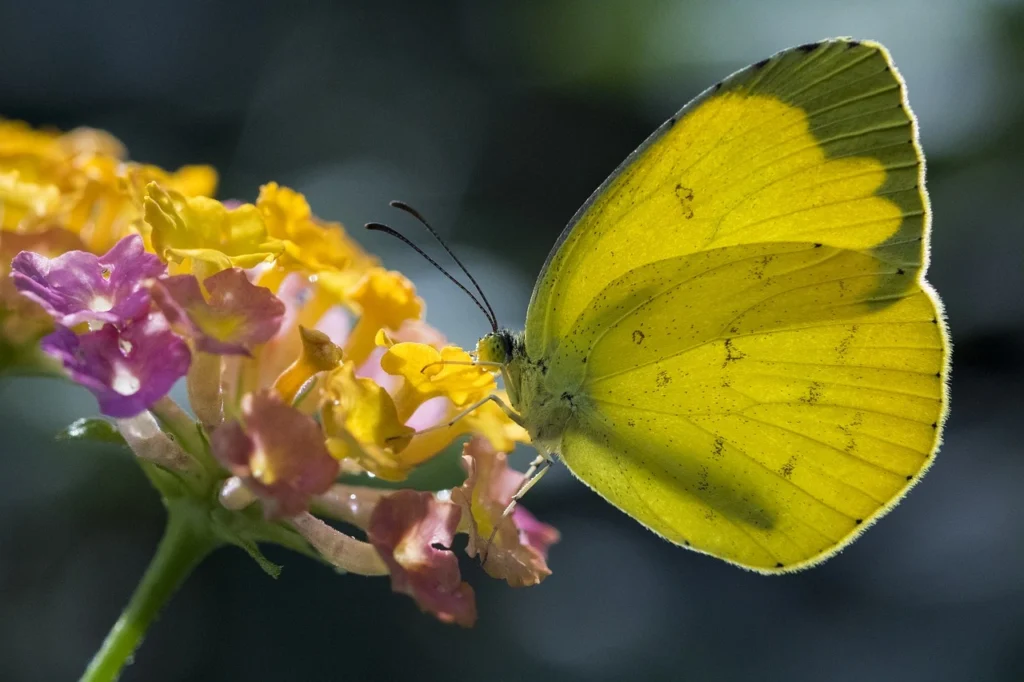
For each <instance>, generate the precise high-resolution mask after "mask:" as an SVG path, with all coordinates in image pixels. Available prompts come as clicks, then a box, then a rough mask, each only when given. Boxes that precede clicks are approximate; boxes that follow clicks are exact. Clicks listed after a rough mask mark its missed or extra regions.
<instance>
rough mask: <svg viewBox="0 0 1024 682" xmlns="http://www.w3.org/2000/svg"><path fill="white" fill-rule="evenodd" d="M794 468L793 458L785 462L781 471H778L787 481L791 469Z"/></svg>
mask: <svg viewBox="0 0 1024 682" xmlns="http://www.w3.org/2000/svg"><path fill="white" fill-rule="evenodd" d="M794 468H796V457H795V456H793V457H790V458H789V459H788V460H786V463H785V464H783V465H782V468H781V469H779V474H780V475H781V476H782V477H783V478H785V479H788V478H789V477H790V476H792V475H793V469H794Z"/></svg>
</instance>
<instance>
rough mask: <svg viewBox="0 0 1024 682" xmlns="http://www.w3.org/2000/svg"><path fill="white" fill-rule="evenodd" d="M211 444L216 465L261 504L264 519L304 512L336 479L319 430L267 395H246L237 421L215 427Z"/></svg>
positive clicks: (333, 463) (311, 421)
mask: <svg viewBox="0 0 1024 682" xmlns="http://www.w3.org/2000/svg"><path fill="white" fill-rule="evenodd" d="M212 445H213V454H214V456H215V457H216V458H217V460H218V461H219V462H220V463H221V464H222V465H224V467H225V468H227V470H228V471H230V472H231V473H232V474H234V475H235V476H239V477H241V478H242V479H243V480H244V481H245V483H246V485H247V486H249V488H250V489H252V491H253V492H254V493H256V495H258V496H259V497H260V498H261V499H262V500H263V503H264V514H265V515H266V516H267V518H281V517H288V516H295V515H296V514H299V513H302V512H304V511H306V509H307V508H308V507H309V500H310V498H311V497H312V496H313V495H319V494H321V493H324V492H326V491H327V490H328V489H329V488H330V487H331V485H332V484H333V483H334V479H335V478H336V477H337V475H338V468H339V467H338V462H337V460H335V459H334V458H333V457H331V455H330V454H329V453H328V452H327V448H326V447H324V441H323V433H322V432H321V431H320V425H319V424H317V423H316V421H315V420H314V419H313V418H312V417H309V416H308V415H305V414H303V413H301V412H299V411H298V410H296V409H295V408H293V407H291V406H290V405H286V404H285V403H283V402H281V400H280V399H279V398H278V397H277V396H275V395H274V394H273V393H271V392H270V391H262V392H260V393H250V394H248V395H247V396H245V398H243V399H242V421H241V422H238V421H233V422H228V423H226V424H223V425H222V426H220V427H218V428H217V429H216V430H215V431H214V432H213V438H212Z"/></svg>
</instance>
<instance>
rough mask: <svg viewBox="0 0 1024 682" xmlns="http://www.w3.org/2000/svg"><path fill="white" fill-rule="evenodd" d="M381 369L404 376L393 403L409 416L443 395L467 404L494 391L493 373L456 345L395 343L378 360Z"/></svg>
mask: <svg viewBox="0 0 1024 682" xmlns="http://www.w3.org/2000/svg"><path fill="white" fill-rule="evenodd" d="M380 366H381V369H383V370H384V371H385V372H387V373H388V374H391V375H393V376H399V377H402V378H403V379H405V383H404V384H403V385H402V388H401V389H400V390H399V392H398V396H397V398H396V400H395V402H396V403H397V404H398V406H399V413H400V414H401V415H402V416H403V417H404V418H405V419H408V418H409V417H411V416H412V413H413V412H415V411H416V408H418V407H419V406H420V405H422V404H423V403H425V402H426V401H428V400H430V399H431V398H436V397H438V396H445V397H446V398H448V399H449V400H451V401H452V403H453V404H454V405H455V407H466V406H468V405H470V404H472V403H475V402H477V401H478V400H482V399H484V398H486V397H487V396H488V395H490V394H491V393H493V392H494V390H495V388H496V385H495V381H494V374H492V373H491V371H490V370H488V369H485V368H483V367H480V366H479V365H474V364H473V358H472V357H470V355H469V353H467V352H466V351H464V350H462V349H461V348H459V347H458V346H445V347H444V348H442V349H441V350H438V349H436V348H434V347H433V346H429V345H427V344H425V343H396V344H394V345H393V346H391V347H390V348H388V350H387V352H385V353H384V356H383V357H382V358H381V360H380Z"/></svg>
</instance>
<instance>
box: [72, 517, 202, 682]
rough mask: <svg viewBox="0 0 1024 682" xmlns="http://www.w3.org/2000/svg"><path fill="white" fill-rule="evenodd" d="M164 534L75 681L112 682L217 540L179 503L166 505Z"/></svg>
mask: <svg viewBox="0 0 1024 682" xmlns="http://www.w3.org/2000/svg"><path fill="white" fill-rule="evenodd" d="M168 512H169V515H168V519H167V529H166V530H165V531H164V537H163V539H162V540H160V545H159V546H158V547H157V550H156V555H155V556H154V557H153V560H152V562H150V564H149V568H147V569H146V574H145V575H144V576H143V577H142V582H140V583H139V585H138V587H136V588H135V593H134V594H133V595H132V598H131V601H130V602H129V603H128V607H127V608H126V609H125V610H124V612H123V613H122V614H121V617H120V618H119V619H118V621H117V623H115V624H114V627H113V629H111V631H110V633H109V634H108V635H107V638H106V639H105V640H104V641H103V645H102V646H101V647H100V650H99V651H97V652H96V655H95V656H94V657H93V659H92V662H90V663H89V668H88V669H87V670H86V671H85V674H84V675H82V678H81V682H108V681H110V680H116V679H117V678H118V676H120V674H121V669H122V668H124V666H125V665H127V664H128V663H129V662H131V658H132V656H133V654H134V653H135V650H136V649H137V648H138V646H139V644H140V643H141V642H142V637H143V635H145V634H146V630H147V629H148V628H149V626H150V625H151V624H152V623H153V621H154V620H155V619H156V617H157V615H158V614H159V613H160V609H162V608H163V606H164V604H166V603H167V600H168V599H170V597H171V595H172V594H174V592H175V591H176V590H177V589H178V587H179V586H180V585H181V583H182V582H184V580H185V578H187V577H188V575H189V573H191V572H192V569H194V568H195V567H196V566H198V565H199V562H201V561H202V560H203V559H204V558H205V557H206V555H207V554H209V553H210V552H211V551H213V550H214V549H216V547H217V546H218V545H219V544H220V541H219V540H218V539H217V538H216V537H214V536H213V534H212V533H211V532H210V529H209V521H208V520H207V519H206V518H205V514H204V512H203V510H201V509H199V508H197V507H195V506H193V505H192V504H189V503H188V502H185V501H180V502H177V503H171V504H169V505H168Z"/></svg>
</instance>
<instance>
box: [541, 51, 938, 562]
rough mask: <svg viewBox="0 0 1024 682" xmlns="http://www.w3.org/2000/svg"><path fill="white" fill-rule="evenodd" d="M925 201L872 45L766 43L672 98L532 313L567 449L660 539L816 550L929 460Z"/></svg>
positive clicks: (834, 546)
mask: <svg viewBox="0 0 1024 682" xmlns="http://www.w3.org/2000/svg"><path fill="white" fill-rule="evenodd" d="M928 216H929V212H928V206H927V198H926V196H925V194H924V190H923V160H922V158H921V155H920V150H919V147H918V145H917V138H916V129H915V123H914V119H913V116H912V114H911V113H910V110H909V108H908V107H907V105H906V101H905V98H904V95H903V85H902V82H901V81H900V79H899V77H898V75H897V74H896V72H895V70H894V69H893V67H892V64H891V62H890V60H889V57H888V54H887V53H886V52H885V51H884V49H883V48H882V47H881V46H878V45H875V44H870V43H858V42H853V41H842V40H837V41H828V42H825V43H819V44H815V45H810V46H804V47H800V48H795V49H793V50H788V51H785V52H782V53H779V54H778V55H776V56H775V57H773V58H771V59H769V60H766V61H765V62H762V63H760V64H758V65H754V66H752V67H749V68H748V69H745V70H743V71H741V72H739V73H737V74H735V75H734V76H732V77H730V78H729V79H727V80H726V81H725V82H724V83H723V84H722V85H720V86H718V87H716V88H713V89H712V90H710V91H708V92H707V93H705V94H704V95H703V96H702V97H701V98H699V99H698V100H696V101H695V102H694V103H692V104H690V105H688V107H687V108H686V109H684V111H683V112H682V113H681V114H680V116H678V117H676V118H674V119H673V120H671V121H670V122H669V123H667V124H666V126H664V127H663V128H662V129H660V130H659V131H658V132H656V133H655V135H654V136H653V137H652V138H651V139H650V140H648V142H646V143H645V144H644V146H643V147H641V148H640V150H638V151H637V152H636V153H635V154H634V155H633V156H631V157H630V159H627V162H626V163H625V164H624V166H623V167H622V168H620V169H619V170H618V171H617V172H616V174H615V175H613V176H612V178H611V179H609V181H607V182H606V183H605V185H604V186H603V187H602V188H601V189H600V190H598V192H597V193H596V194H595V196H594V197H593V198H592V199H591V200H590V201H589V202H588V203H587V205H585V206H584V208H583V209H581V212H580V214H579V215H578V217H577V219H576V221H575V223H574V225H573V226H571V227H570V228H569V229H568V230H567V232H566V233H565V234H564V235H563V238H562V239H561V240H560V244H559V246H557V247H556V250H555V251H554V252H553V255H552V256H551V257H549V263H548V265H547V267H546V269H545V273H544V275H543V277H542V279H541V281H540V282H539V283H538V286H537V289H536V290H535V291H534V296H533V299H532V301H531V308H530V311H529V314H528V318H527V329H526V343H527V353H528V355H529V356H530V357H533V358H544V359H545V360H546V362H547V364H548V365H549V367H550V368H549V371H548V373H547V375H546V376H545V382H546V390H547V391H549V392H550V393H551V394H553V395H561V394H562V393H563V392H566V393H569V394H571V395H573V396H574V405H575V408H576V409H575V413H574V416H573V417H572V418H571V419H570V421H569V423H568V424H567V427H566V430H565V432H564V435H563V439H562V446H561V454H562V457H563V459H564V461H565V463H566V465H567V466H568V467H569V468H570V469H571V470H572V471H573V472H574V473H575V474H576V475H577V476H579V477H580V478H581V479H582V480H583V481H584V482H586V483H587V484H588V485H590V486H591V487H593V488H594V489H595V490H596V491H597V492H599V493H600V494H601V495H603V496H604V497H605V498H607V499H608V500H609V501H611V502H612V503H613V504H615V505H616V506H618V507H619V508H620V509H622V510H623V511H625V512H626V513H628V514H630V515H631V516H633V517H634V518H636V519H637V520H639V521H640V522H641V523H643V524H644V525H646V526H647V527H649V528H651V529H652V530H654V531H655V532H657V533H659V534H661V535H663V536H664V537H666V538H668V539H670V540H672V541H673V542H676V543H678V544H682V545H687V546H690V547H691V548H693V549H696V550H698V551H703V552H706V553H709V554H713V555H715V556H719V557H721V558H724V559H726V560H728V561H732V562H734V563H737V564H740V565H742V566H746V567H748V568H753V569H755V570H763V571H768V572H774V571H780V570H793V569H796V568H800V567H803V566H807V565H810V564H813V563H816V562H817V561H820V560H822V559H824V558H826V557H827V556H829V555H831V554H832V553H834V552H835V551H837V550H838V549H839V548H841V547H842V546H843V545H845V544H846V543H848V542H849V541H850V540H852V539H853V538H854V537H856V535H857V534H858V533H859V532H860V531H861V530H863V529H864V528H865V527H867V526H868V525H869V524H870V523H871V522H872V521H873V520H874V519H876V518H878V517H879V516H880V515H882V514H883V513H884V512H885V511H887V510H888V509H889V508H891V507H892V506H893V505H894V504H895V503H896V502H897V501H898V500H899V499H900V497H902V495H903V494H904V493H905V492H906V490H907V489H908V488H909V487H910V486H911V485H913V483H914V482H915V481H916V480H917V478H918V477H919V476H920V474H921V473H923V471H924V470H925V469H926V468H927V466H928V465H929V463H930V460H931V457H932V455H933V453H934V451H935V449H936V447H937V445H938V440H939V433H940V428H941V424H942V421H943V418H944V416H945V404H946V401H945V373H946V367H947V343H946V336H945V331H944V323H943V321H942V318H941V311H940V309H939V306H938V303H937V299H936V297H935V296H934V294H933V293H932V292H931V290H930V288H929V287H928V285H927V284H926V283H925V282H924V279H923V274H924V269H925V267H926V254H927V232H928Z"/></svg>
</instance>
